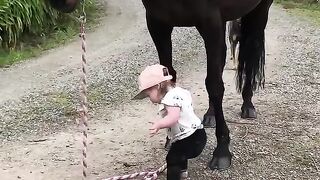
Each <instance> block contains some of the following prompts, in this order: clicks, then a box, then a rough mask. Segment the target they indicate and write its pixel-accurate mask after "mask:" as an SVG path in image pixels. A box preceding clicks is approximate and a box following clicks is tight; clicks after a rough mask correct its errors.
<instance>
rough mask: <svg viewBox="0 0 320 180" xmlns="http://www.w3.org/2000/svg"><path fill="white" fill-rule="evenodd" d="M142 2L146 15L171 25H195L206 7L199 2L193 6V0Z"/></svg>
mask: <svg viewBox="0 0 320 180" xmlns="http://www.w3.org/2000/svg"><path fill="white" fill-rule="evenodd" d="M198 1H206V0H198ZM143 3H144V6H145V8H146V11H147V14H148V15H150V16H152V17H153V18H156V19H158V20H161V21H163V22H166V23H168V24H171V25H173V26H195V25H196V24H197V22H198V21H199V19H201V17H202V16H203V15H204V14H205V13H204V9H207V7H203V5H199V2H198V3H197V6H195V0H143ZM200 4H203V3H200Z"/></svg>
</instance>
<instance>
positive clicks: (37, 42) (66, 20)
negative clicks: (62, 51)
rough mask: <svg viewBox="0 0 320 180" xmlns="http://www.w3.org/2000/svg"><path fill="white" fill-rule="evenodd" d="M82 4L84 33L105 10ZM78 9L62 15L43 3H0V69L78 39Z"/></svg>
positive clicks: (94, 3) (13, 0) (3, 0)
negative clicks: (83, 7)
mask: <svg viewBox="0 0 320 180" xmlns="http://www.w3.org/2000/svg"><path fill="white" fill-rule="evenodd" d="M85 2H86V4H85V10H86V14H87V25H86V26H87V29H88V28H90V27H91V26H92V25H94V24H96V23H97V22H98V21H99V18H98V17H99V16H101V15H104V11H105V8H104V6H103V5H101V4H99V3H98V1H97V0H86V1H85ZM80 8H81V7H79V9H77V10H76V11H75V12H74V13H71V14H62V13H58V12H57V11H55V10H53V9H52V8H51V7H50V6H49V5H48V4H47V1H46V0H0V68H1V67H8V66H10V65H11V64H14V63H16V62H19V61H22V60H25V59H28V58H31V57H34V56H38V55H40V54H41V53H43V52H44V51H45V50H47V49H51V48H54V47H57V46H60V45H62V44H65V43H66V42H69V41H70V40H72V39H74V38H76V37H78V36H77V34H78V33H79V21H78V20H77V18H78V17H79V15H80V11H79V10H80ZM1 39H2V40H1Z"/></svg>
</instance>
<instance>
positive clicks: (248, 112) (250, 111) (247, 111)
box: [241, 107, 257, 119]
mask: <svg viewBox="0 0 320 180" xmlns="http://www.w3.org/2000/svg"><path fill="white" fill-rule="evenodd" d="M241 118H243V119H256V118H257V112H256V109H255V108H254V107H248V108H242V109H241Z"/></svg>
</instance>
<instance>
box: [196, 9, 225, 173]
mask: <svg viewBox="0 0 320 180" xmlns="http://www.w3.org/2000/svg"><path fill="white" fill-rule="evenodd" d="M211 13H212V16H211V18H210V19H206V20H204V21H203V22H202V23H201V24H199V25H198V26H197V29H198V31H199V32H200V34H201V36H202V37H203V39H204V42H205V48H206V53H207V77H206V88H207V91H208V94H209V102H210V103H209V109H211V110H212V111H213V110H214V114H206V115H205V119H204V121H206V120H207V119H206V118H211V116H213V115H214V116H215V119H216V137H217V147H216V148H215V150H214V152H213V157H212V160H211V161H210V163H209V167H210V168H211V169H226V168H228V167H229V166H230V165H231V153H230V151H229V143H230V137H229V129H228V127H227V124H226V122H225V119H224V115H223V109H222V99H223V94H224V84H223V79H222V73H223V68H224V65H225V58H226V43H225V22H222V20H221V18H220V13H219V11H218V10H216V11H215V10H214V11H213V12H211Z"/></svg>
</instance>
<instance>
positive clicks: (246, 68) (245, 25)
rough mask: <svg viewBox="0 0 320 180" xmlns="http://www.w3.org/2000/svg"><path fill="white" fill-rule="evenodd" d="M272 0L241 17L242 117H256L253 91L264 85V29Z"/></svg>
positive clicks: (239, 70)
mask: <svg viewBox="0 0 320 180" xmlns="http://www.w3.org/2000/svg"><path fill="white" fill-rule="evenodd" d="M271 4H272V0H265V1H261V3H260V4H259V5H258V6H257V7H256V8H255V9H254V10H253V11H251V12H250V13H248V14H247V15H246V16H244V17H243V18H242V19H241V38H240V49H239V57H238V62H239V64H238V75H237V76H238V89H239V91H242V98H243V104H242V107H241V117H242V118H256V117H257V115H256V110H255V107H254V105H253V103H252V96H253V91H254V90H256V89H257V88H258V87H259V86H262V87H263V86H264V64H265V46H264V30H265V27H266V24H267V20H268V12H269V7H270V5H271Z"/></svg>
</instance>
